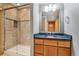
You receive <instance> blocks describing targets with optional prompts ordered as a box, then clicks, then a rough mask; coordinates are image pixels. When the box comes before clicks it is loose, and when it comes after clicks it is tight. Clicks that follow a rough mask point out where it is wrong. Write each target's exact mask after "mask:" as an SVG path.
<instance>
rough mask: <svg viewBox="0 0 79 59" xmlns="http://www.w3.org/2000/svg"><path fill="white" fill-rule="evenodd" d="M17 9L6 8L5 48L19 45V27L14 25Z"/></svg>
mask: <svg viewBox="0 0 79 59" xmlns="http://www.w3.org/2000/svg"><path fill="white" fill-rule="evenodd" d="M14 20H16V9H9V10H5V49H8V48H11V47H13V46H15V45H17V28H15V27H14Z"/></svg>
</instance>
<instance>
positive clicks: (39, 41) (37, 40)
mask: <svg viewBox="0 0 79 59" xmlns="http://www.w3.org/2000/svg"><path fill="white" fill-rule="evenodd" d="M35 44H43V40H42V39H35Z"/></svg>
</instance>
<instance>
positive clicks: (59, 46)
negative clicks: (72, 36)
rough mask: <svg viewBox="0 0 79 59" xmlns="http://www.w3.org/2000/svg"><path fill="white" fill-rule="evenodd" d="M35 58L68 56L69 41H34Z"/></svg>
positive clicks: (69, 51) (69, 50)
mask: <svg viewBox="0 0 79 59" xmlns="http://www.w3.org/2000/svg"><path fill="white" fill-rule="evenodd" d="M34 55H35V56H70V55H71V41H70V40H62V39H61V40H58V39H34Z"/></svg>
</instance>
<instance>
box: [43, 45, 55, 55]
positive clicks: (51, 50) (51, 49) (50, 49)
mask: <svg viewBox="0 0 79 59" xmlns="http://www.w3.org/2000/svg"><path fill="white" fill-rule="evenodd" d="M44 56H57V47H52V46H44Z"/></svg>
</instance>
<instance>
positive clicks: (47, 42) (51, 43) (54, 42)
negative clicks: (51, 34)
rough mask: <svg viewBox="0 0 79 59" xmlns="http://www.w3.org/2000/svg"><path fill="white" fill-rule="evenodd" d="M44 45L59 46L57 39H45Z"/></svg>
mask: <svg viewBox="0 0 79 59" xmlns="http://www.w3.org/2000/svg"><path fill="white" fill-rule="evenodd" d="M44 45H51V46H57V40H44Z"/></svg>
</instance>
